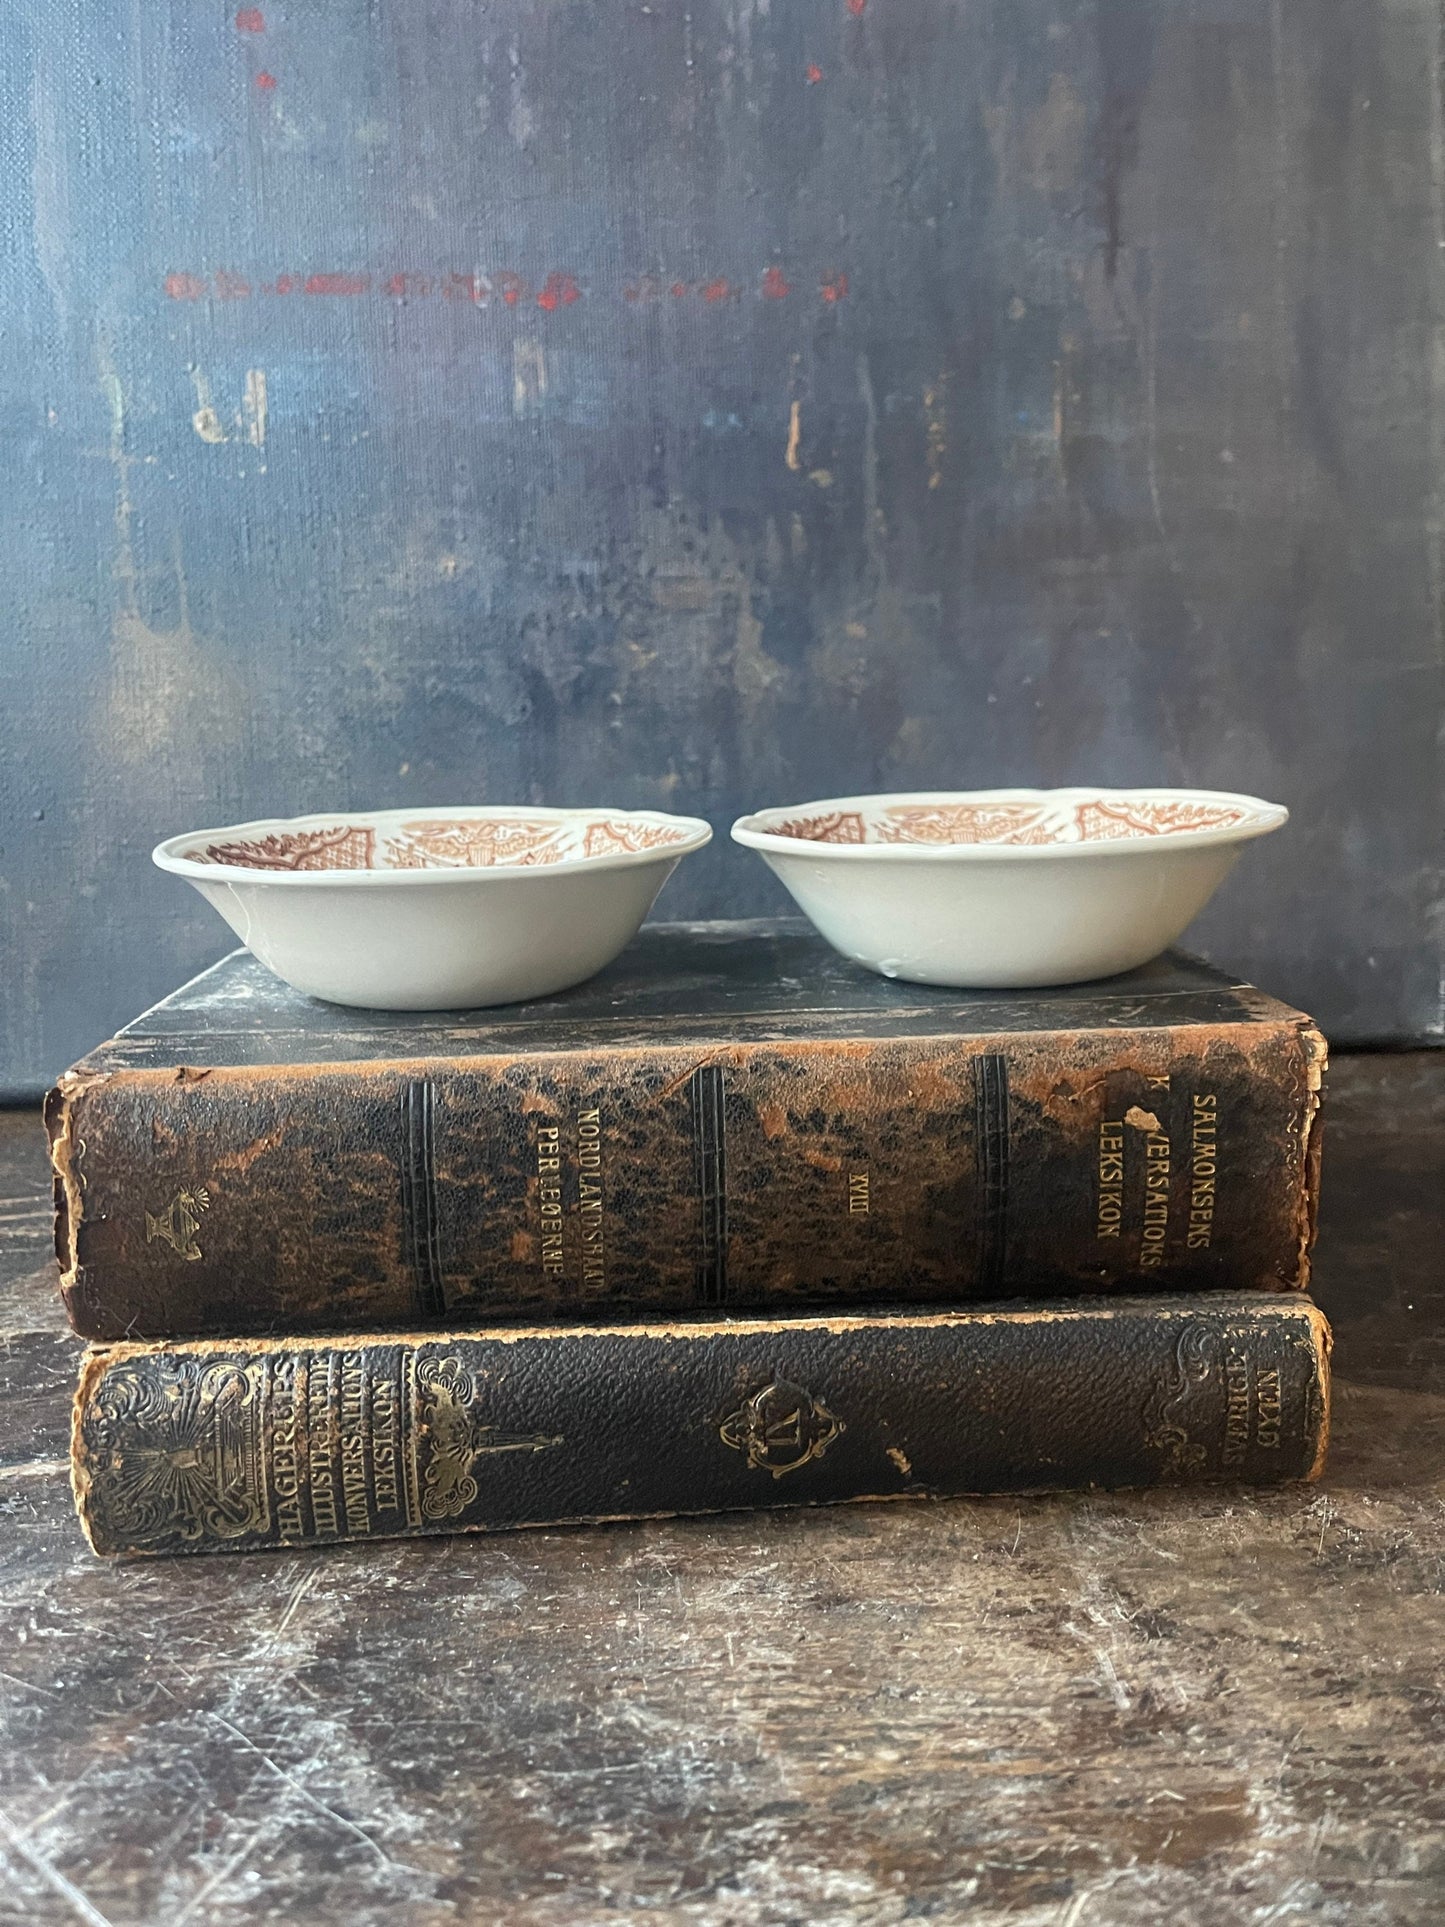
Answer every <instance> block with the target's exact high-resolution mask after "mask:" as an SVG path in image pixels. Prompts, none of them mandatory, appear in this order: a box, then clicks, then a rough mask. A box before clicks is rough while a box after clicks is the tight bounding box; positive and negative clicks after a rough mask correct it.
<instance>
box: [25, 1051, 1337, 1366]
mask: <svg viewBox="0 0 1445 1927" xmlns="http://www.w3.org/2000/svg"><path fill="white" fill-rule="evenodd" d="M1323 1061H1324V1046H1323V1040H1322V1039H1321V1038H1320V1037H1319V1035H1318V1033H1317V1032H1316V1031H1314V1030H1313V1029H1312V1028H1311V1027H1310V1026H1309V1025H1308V1023H1307V1022H1305V1020H1304V1019H1302V1018H1289V1019H1283V1018H1282V1019H1281V1020H1279V1021H1277V1022H1263V1021H1258V1020H1255V1021H1251V1022H1240V1023H1221V1024H1216V1025H1198V1024H1196V1025H1191V1026H1184V1027H1180V1028H1177V1029H1172V1030H1171V1029H1169V1028H1163V1027H1161V1028H1158V1029H1131V1030H1128V1031H1123V1030H1120V1031H1112V1030H1109V1029H1103V1028H1101V1029H1097V1030H1090V1031H1086V1032H1077V1033H1068V1034H1060V1033H1037V1032H1033V1033H1023V1032H1021V1033H1017V1034H1012V1035H1007V1036H997V1035H987V1036H981V1037H974V1036H960V1035H943V1036H935V1035H929V1036H924V1037H918V1036H913V1037H901V1038H886V1039H857V1038H841V1037H826V1038H822V1039H818V1040H809V1041H785V1042H777V1041H773V1042H767V1041H764V1042H751V1041H750V1042H747V1043H738V1044H733V1045H727V1046H697V1045H691V1046H687V1045H677V1044H669V1045H666V1046H662V1047H658V1048H650V1049H638V1048H626V1049H623V1048H614V1049H606V1050H597V1049H593V1050H584V1049H578V1050H566V1049H558V1050H553V1051H548V1052H546V1053H530V1054H528V1055H526V1056H502V1055H490V1056H471V1057H465V1058H459V1059H456V1060H451V1061H438V1060H435V1059H432V1060H426V1061H422V1062H410V1063H408V1062H400V1063H389V1062H382V1063H379V1064H377V1063H365V1064H339V1065H335V1064H327V1065H305V1064H303V1065H299V1066H296V1065H288V1066H281V1067H275V1066H268V1067H266V1068H265V1069H263V1070H258V1069H254V1068H247V1069H236V1068H217V1069H214V1070H208V1071H195V1070H187V1069H179V1070H168V1071H159V1070H149V1069H147V1070H135V1069H123V1070H118V1071H114V1072H109V1073H105V1074H94V1073H92V1074H88V1075H87V1074H73V1075H71V1076H70V1077H68V1078H67V1079H65V1080H63V1082H62V1084H61V1086H60V1087H59V1089H58V1090H57V1091H56V1092H54V1093H53V1094H52V1098H51V1101H50V1106H49V1123H50V1133H51V1142H52V1150H53V1156H54V1163H55V1171H56V1198H57V1207H58V1212H57V1218H58V1240H57V1241H58V1248H59V1253H60V1260H61V1266H62V1270H63V1273H64V1278H63V1288H64V1292H65V1298H66V1303H67V1305H68V1308H69V1311H70V1315H71V1319H72V1322H73V1323H74V1325H75V1327H76V1329H77V1330H78V1331H80V1332H81V1333H82V1334H83V1335H84V1336H86V1337H90V1338H98V1339H117V1338H136V1337H160V1336H168V1335H169V1336H188V1335H193V1334H196V1335H199V1334H205V1333H209V1332H236V1331H241V1332H266V1331H296V1332H303V1331H318V1330H333V1331H334V1330H343V1329H345V1330H357V1329H359V1330H366V1329H374V1328H378V1327H382V1326H387V1325H391V1326H395V1327H398V1328H403V1329H404V1328H408V1327H411V1326H422V1325H425V1324H427V1323H432V1324H436V1325H445V1324H446V1323H448V1322H451V1323H453V1324H458V1325H460V1324H465V1323H468V1322H470V1321H473V1320H485V1319H493V1318H508V1317H510V1318H519V1317H520V1318H530V1317H554V1318H564V1319H565V1318H567V1317H569V1316H577V1317H585V1316H596V1315H606V1314H616V1313H622V1312H629V1311H632V1312H641V1313H644V1314H657V1313H672V1312H677V1311H687V1310H691V1309H707V1308H709V1307H716V1308H727V1309H735V1308H736V1309H741V1308H745V1307H750V1306H752V1307H761V1306H768V1307H770V1308H777V1309H781V1310H787V1309H797V1308H800V1307H804V1306H810V1305H819V1304H847V1303H853V1304H860V1303H869V1302H872V1303H877V1302H879V1301H880V1300H884V1299H886V1300H889V1301H896V1302H907V1303H920V1304H926V1303H940V1302H956V1301H958V1300H960V1299H965V1300H993V1299H999V1298H1006V1297H1009V1296H1012V1295H1015V1294H1019V1295H1029V1296H1040V1297H1044V1296H1050V1295H1054V1296H1063V1295H1067V1294H1068V1293H1070V1292H1073V1291H1120V1290H1131V1289H1132V1290H1147V1291H1153V1290H1207V1289H1216V1288H1225V1289H1227V1288H1234V1289H1243V1288H1249V1289H1264V1290H1283V1289H1289V1288H1292V1287H1299V1286H1303V1285H1304V1284H1305V1283H1306V1282H1307V1264H1308V1252H1309V1245H1310V1241H1311V1237H1312V1234H1313V1225H1314V1195H1315V1164H1316V1159H1317V1149H1318V1146H1317V1136H1316V1132H1315V1118H1316V1112H1317V1109H1318V1104H1319V1088H1320V1076H1321V1070H1322V1066H1323Z"/></svg>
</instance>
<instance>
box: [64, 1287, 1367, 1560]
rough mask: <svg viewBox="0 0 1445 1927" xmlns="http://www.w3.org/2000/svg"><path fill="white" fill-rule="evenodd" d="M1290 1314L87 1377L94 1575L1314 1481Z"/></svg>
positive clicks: (921, 1329) (641, 1339) (668, 1331)
mask: <svg viewBox="0 0 1445 1927" xmlns="http://www.w3.org/2000/svg"><path fill="white" fill-rule="evenodd" d="M1328 1354H1329V1330H1328V1327H1327V1325H1326V1324H1325V1321H1324V1318H1323V1316H1322V1315H1321V1314H1320V1313H1319V1312H1318V1311H1317V1310H1316V1309H1315V1308H1314V1306H1313V1305H1312V1304H1311V1303H1310V1302H1309V1300H1308V1299H1305V1298H1303V1297H1298V1296H1291V1297H1282V1296H1280V1295H1278V1294H1275V1295H1270V1294H1265V1293H1243V1294H1241V1293H1232V1292H1221V1293H1218V1294H1215V1295H1212V1296H1209V1297H1205V1296H1186V1297H1178V1296H1174V1297H1168V1296H1165V1297H1151V1298H1123V1299H1115V1300H1110V1299H1101V1298H1093V1299H1075V1300H1072V1301H1066V1302H1062V1303H1057V1302H1056V1303H1045V1304H1039V1305H1035V1306H1027V1305H1022V1306H1021V1305H1017V1304H1015V1305H1012V1306H1007V1307H998V1308H994V1309H990V1310H987V1311H964V1312H937V1313H931V1314H930V1313H925V1312H894V1311H888V1312H879V1313H874V1314H870V1315H867V1316H856V1315H855V1316H846V1315H845V1316H840V1317H812V1318H807V1317H794V1318H771V1319H748V1320H743V1319H739V1320H735V1321H728V1322H718V1321H715V1320H714V1321H710V1320H706V1319H697V1320H696V1321H693V1322H689V1321H679V1322H677V1323H674V1324H651V1325H580V1326H567V1327H558V1326H552V1327H546V1326H543V1327H538V1326H531V1327H528V1328H521V1329H518V1328H513V1327H502V1328H498V1329H494V1330H491V1331H484V1332H477V1331H472V1332H465V1333H457V1332H449V1333H446V1334H445V1335H438V1334H430V1335H426V1336H416V1335H408V1336H406V1337H389V1336H386V1335H375V1334H368V1335H367V1336H365V1337H359V1338H357V1339H356V1340H355V1341H354V1342H352V1343H350V1344H348V1343H346V1342H345V1341H344V1340H339V1339H334V1338H293V1339H250V1340H246V1339H242V1340H236V1339H217V1340H214V1341H211V1342H208V1343H204V1344H192V1345H153V1346H142V1345H117V1346H114V1347H111V1348H92V1349H91V1351H90V1352H89V1353H88V1354H87V1356H86V1359H85V1362H84V1364H83V1366H82V1370H81V1380H80V1390H79V1393H78V1395H77V1400H76V1409H75V1429H74V1436H73V1469H74V1479H75V1493H76V1503H77V1505H78V1507H79V1510H80V1515H81V1518H82V1520H83V1521H84V1524H85V1529H86V1532H87V1534H88V1535H89V1538H90V1542H91V1544H92V1546H93V1547H94V1548H95V1550H96V1551H97V1552H204V1551H210V1550H216V1549H220V1548H226V1547H230V1548H235V1549H237V1550H241V1549H246V1548H250V1547H255V1546H278V1545H315V1544H321V1543H325V1542H327V1541H331V1540H337V1539H366V1538H374V1537H377V1536H389V1535H393V1534H407V1533H431V1532H470V1531H482V1530H490V1529H495V1528H500V1527H506V1526H522V1525H540V1524H559V1523H566V1522H573V1521H583V1520H588V1521H593V1520H601V1519H619V1518H650V1517H658V1516H664V1515H667V1514H671V1513H685V1512H715V1511H722V1510H727V1509H729V1508H732V1507H740V1506H780V1505H825V1504H830V1503H834V1502H836V1501H839V1500H844V1499H864V1498H907V1497H920V1496H926V1495H932V1494H946V1493H959V1492H1021V1491H1034V1490H1041V1489H1047V1488H1053V1487H1060V1488H1062V1487H1071V1486H1090V1485H1100V1486H1136V1485H1158V1484H1188V1483H1192V1482H1195V1481H1205V1480H1231V1479H1238V1480H1248V1481H1257V1482H1265V1483H1272V1482H1274V1481H1276V1480H1285V1479H1309V1478H1313V1477H1314V1476H1315V1475H1316V1474H1317V1473H1318V1471H1319V1470H1320V1467H1321V1465H1322V1463H1323V1458H1324V1452H1325V1445H1326V1438H1327V1433H1328V1423H1329V1389H1328Z"/></svg>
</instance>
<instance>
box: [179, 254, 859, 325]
mask: <svg viewBox="0 0 1445 1927" xmlns="http://www.w3.org/2000/svg"><path fill="white" fill-rule="evenodd" d="M162 287H163V289H164V291H165V294H166V296H167V297H168V299H170V300H172V301H204V300H207V299H215V300H217V301H243V300H246V299H248V298H249V297H250V296H251V295H252V294H253V293H255V294H261V295H290V294H297V293H304V294H310V295H350V296H356V295H368V294H369V295H374V296H381V297H384V298H386V299H388V300H391V301H420V300H436V299H438V298H440V299H441V300H443V301H457V302H466V303H468V304H469V305H471V306H472V307H475V308H488V307H492V306H493V305H495V304H496V303H498V302H500V303H501V304H503V305H504V306H506V307H508V308H514V309H522V308H528V307H531V306H533V305H535V306H536V307H538V308H540V309H541V310H542V312H543V313H544V314H556V313H558V312H559V311H560V310H562V309H564V308H571V307H574V306H575V305H576V303H577V302H579V301H581V300H582V299H583V294H584V290H583V287H582V283H581V281H580V280H579V279H578V277H577V275H576V274H574V273H571V272H569V271H567V270H566V269H562V268H554V269H552V270H550V271H549V272H548V273H546V274H545V275H540V276H539V278H538V280H537V281H535V282H533V281H529V280H528V279H527V278H526V277H525V276H524V275H521V274H517V273H515V272H513V271H512V270H511V269H504V270H499V271H497V272H495V273H492V274H487V273H483V272H482V270H481V269H473V270H471V271H470V272H463V271H461V270H459V269H453V270H452V271H451V272H449V273H442V272H441V271H440V270H436V269H427V270H424V271H417V270H414V269H411V268H406V269H398V270H397V271H396V272H394V273H387V272H377V273H371V272H362V273H356V274H351V273H344V272H340V273H318V274H278V275H277V276H276V278H275V279H274V280H273V281H257V282H255V283H254V284H253V283H252V282H251V281H250V280H248V279H247V278H246V276H245V275H241V274H236V273H233V272H231V270H229V269H225V268H220V269H217V270H216V271H215V272H214V273H213V274H209V275H205V274H187V273H184V272H182V271H180V270H176V271H175V272H173V273H170V274H167V275H166V276H165V278H164V280H163V282H162ZM750 288H751V289H752V290H753V291H754V298H755V299H757V300H762V301H788V300H792V299H794V298H796V297H797V296H798V288H799V284H798V283H797V282H794V281H790V280H789V279H788V277H787V274H786V273H785V272H784V270H783V268H782V267H781V266H780V265H779V264H778V263H776V262H773V263H771V264H769V265H768V266H767V267H765V268H763V269H762V270H761V272H760V274H759V276H758V278H757V280H755V281H752V282H749V281H748V280H746V279H742V280H737V281H734V280H731V279H730V278H729V277H728V276H726V275H721V274H720V275H714V276H712V277H710V278H708V279H705V280H700V281H680V280H679V281H668V280H666V279H665V278H664V277H663V276H662V275H660V274H656V273H651V272H649V273H647V274H641V275H637V276H634V277H633V278H632V279H631V280H628V281H624V282H619V283H614V284H613V285H612V287H611V289H610V290H608V289H607V288H603V289H602V290H601V291H600V293H598V294H597V295H596V298H597V299H606V298H607V297H608V295H609V293H610V295H611V298H613V299H616V298H617V297H618V296H619V295H620V296H621V298H622V299H623V300H624V301H626V302H628V303H629V304H631V305H633V306H642V307H648V306H653V305H655V304H656V303H658V302H660V301H663V300H665V299H667V298H668V297H670V298H671V299H672V300H673V301H685V300H688V299H691V298H700V299H701V300H702V301H704V302H706V303H707V305H708V306H709V307H716V306H718V305H719V304H720V303H722V302H725V301H736V300H739V299H741V298H742V297H743V296H745V295H746V294H747V293H748V292H749V289H750ZM847 294H848V276H847V275H846V274H845V273H843V272H841V271H834V270H831V269H830V270H829V271H827V272H826V273H825V274H823V275H822V277H821V278H820V280H819V282H818V294H817V298H818V299H819V300H820V301H824V302H827V303H828V304H829V305H830V306H831V305H835V304H836V303H838V302H840V301H842V300H844V299H845V298H846V296H847Z"/></svg>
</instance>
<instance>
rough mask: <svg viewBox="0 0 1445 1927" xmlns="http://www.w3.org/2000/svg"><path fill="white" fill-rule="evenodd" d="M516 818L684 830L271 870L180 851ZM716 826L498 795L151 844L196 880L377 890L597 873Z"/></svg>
mask: <svg viewBox="0 0 1445 1927" xmlns="http://www.w3.org/2000/svg"><path fill="white" fill-rule="evenodd" d="M516 819H524V820H525V821H527V822H547V823H557V824H566V823H579V824H580V823H596V822H603V821H608V822H628V823H645V824H649V825H661V826H665V827H666V828H668V829H675V830H678V831H681V832H682V834H681V835H680V836H679V837H678V839H677V841H676V842H674V843H664V844H658V845H656V846H654V847H653V848H652V849H650V850H612V851H608V852H606V853H605V854H603V855H600V856H587V855H585V854H579V855H568V856H562V857H559V858H558V859H557V860H556V862H554V863H535V864H530V863H529V864H524V863H505V862H503V863H489V864H476V865H465V864H456V865H451V864H434V865H427V866H424V867H420V868H417V869H387V868H385V867H375V868H370V869H363V870H341V869H338V870H271V869H263V868H262V867H260V866H259V865H250V864H244V863H199V862H197V861H196V860H195V859H194V858H192V857H188V856H184V855H182V854H181V846H185V848H187V849H191V848H194V847H195V846H196V845H198V844H203V843H204V844H210V843H229V842H245V841H254V840H255V839H256V838H257V837H259V836H266V835H271V836H274V835H276V834H277V833H278V832H289V831H299V830H310V829H331V828H356V829H376V830H378V831H384V830H387V829H399V828H401V827H402V826H403V825H405V824H408V823H436V822H441V823H447V822H458V823H460V822H464V823H483V822H496V821H503V822H505V821H508V820H516ZM712 834H713V831H712V825H711V824H710V823H707V822H704V820H703V819H702V818H701V817H700V816H672V815H670V814H668V813H667V812H666V811H662V810H625V809H611V808H608V807H607V806H606V805H605V804H597V805H595V806H593V805H589V806H587V807H585V808H577V809H556V808H552V807H549V806H544V805H542V804H538V805H536V806H535V807H532V806H529V805H527V804H524V803H513V804H503V803H499V804H477V805H465V804H459V805H457V806H455V807H447V806H445V805H437V806H434V807H430V808H423V809H392V810H320V811H316V812H313V813H312V814H311V815H309V816H263V817H257V818H255V819H254V820H253V821H252V822H249V823H228V824H224V825H222V826H221V827H219V828H217V829H211V830H186V831H183V832H182V833H181V834H180V835H179V836H168V837H166V838H164V840H163V841H161V842H160V843H158V844H157V845H156V846H155V848H154V849H153V850H152V851H151V861H152V862H153V863H154V864H155V865H156V866H157V868H158V869H161V870H165V871H168V872H169V873H170V874H171V875H172V876H179V877H185V878H186V879H187V880H188V881H189V882H192V883H228V884H247V885H250V884H254V885H256V886H258V887H264V888H267V889H269V888H271V887H272V886H279V887H281V888H286V889H296V888H298V887H299V888H306V887H320V888H323V889H373V890H374V889H376V888H378V887H385V888H390V887H392V886H393V885H402V886H404V887H405V888H407V889H415V888H418V887H420V886H422V885H425V884H446V885H448V886H449V887H454V886H457V885H460V884H463V883H472V884H478V883H495V882H498V881H500V880H502V879H503V878H523V877H525V878H529V879H534V878H535V879H539V880H545V879H547V878H548V877H551V878H554V879H556V878H559V877H564V876H577V875H579V874H581V873H583V872H585V873H586V874H587V875H588V876H594V875H596V874H597V873H598V872H599V871H603V870H633V869H640V868H642V867H643V866H644V865H646V864H651V863H673V862H676V861H677V860H678V858H680V857H684V856H689V855H691V853H692V852H693V851H694V850H700V849H702V848H703V847H704V845H705V844H707V843H709V842H711V840H712Z"/></svg>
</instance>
